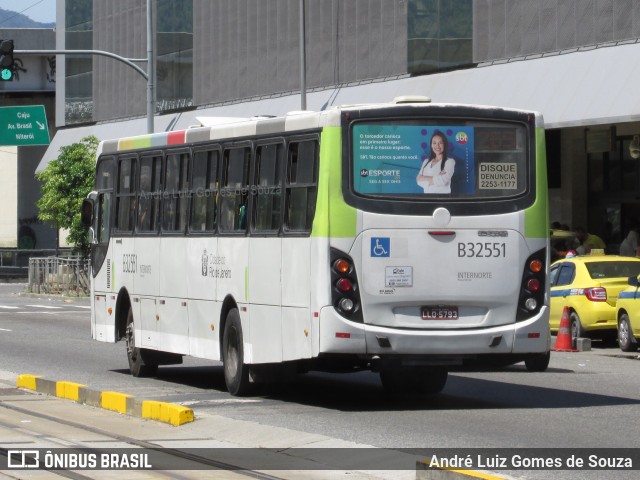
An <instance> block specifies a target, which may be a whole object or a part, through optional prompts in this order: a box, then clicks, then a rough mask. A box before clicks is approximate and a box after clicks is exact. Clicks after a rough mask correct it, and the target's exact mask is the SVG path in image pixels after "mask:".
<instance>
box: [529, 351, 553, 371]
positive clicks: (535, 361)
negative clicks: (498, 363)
mask: <svg viewBox="0 0 640 480" xmlns="http://www.w3.org/2000/svg"><path fill="white" fill-rule="evenodd" d="M549 360H551V352H546V353H535V354H532V355H531V356H529V357H527V358H526V359H525V361H524V365H525V367H527V370H528V371H530V372H544V371H545V370H546V369H547V368H548V367H549Z"/></svg>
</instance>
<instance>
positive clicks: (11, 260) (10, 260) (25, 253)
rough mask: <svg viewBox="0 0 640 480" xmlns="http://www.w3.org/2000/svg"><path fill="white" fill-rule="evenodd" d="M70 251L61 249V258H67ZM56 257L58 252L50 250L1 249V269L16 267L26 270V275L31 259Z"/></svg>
mask: <svg viewBox="0 0 640 480" xmlns="http://www.w3.org/2000/svg"><path fill="white" fill-rule="evenodd" d="M70 251H71V250H70V249H62V248H61V249H59V254H60V256H66V255H65V254H68V253H69V252H70ZM53 255H56V250H55V249H53V248H49V249H39V250H36V249H31V248H28V249H27V248H10V247H2V248H0V268H7V267H16V268H24V270H25V275H26V271H27V267H28V266H29V259H30V258H31V257H46V256H53Z"/></svg>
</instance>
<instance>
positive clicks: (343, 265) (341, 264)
mask: <svg viewBox="0 0 640 480" xmlns="http://www.w3.org/2000/svg"><path fill="white" fill-rule="evenodd" d="M333 268H335V269H336V271H337V272H338V273H342V274H345V273H349V270H350V269H351V264H350V263H349V262H348V261H346V260H345V259H344V258H341V259H339V260H338V261H336V263H335V264H334V265H333Z"/></svg>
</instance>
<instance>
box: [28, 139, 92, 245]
mask: <svg viewBox="0 0 640 480" xmlns="http://www.w3.org/2000/svg"><path fill="white" fill-rule="evenodd" d="M98 143H99V140H98V139H97V138H96V137H94V136H92V135H90V136H88V137H84V138H83V139H81V140H80V142H78V143H73V144H71V145H68V146H65V147H61V148H60V155H58V158H56V159H55V160H52V161H51V162H49V165H48V166H47V168H46V169H44V170H43V171H42V172H40V173H39V174H37V175H36V178H37V179H38V180H40V181H41V182H42V197H41V198H40V199H39V200H38V201H37V202H36V206H37V207H38V208H39V209H40V213H39V214H38V218H39V219H40V220H42V221H43V222H49V223H53V224H54V225H55V226H56V228H66V229H68V230H69V237H68V241H69V243H70V244H71V245H73V250H74V252H75V253H79V254H80V255H83V256H87V255H88V254H89V248H90V245H89V238H88V235H87V231H86V229H85V228H83V227H82V225H81V224H80V207H81V205H82V200H83V199H84V198H86V196H87V194H88V193H89V192H90V191H91V190H92V189H93V185H94V181H95V170H96V163H95V155H96V149H97V148H98Z"/></svg>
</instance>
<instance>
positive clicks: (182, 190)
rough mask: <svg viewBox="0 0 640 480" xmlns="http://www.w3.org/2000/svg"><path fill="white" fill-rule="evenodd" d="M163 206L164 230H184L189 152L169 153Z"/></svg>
mask: <svg viewBox="0 0 640 480" xmlns="http://www.w3.org/2000/svg"><path fill="white" fill-rule="evenodd" d="M165 172H166V173H165V187H164V195H163V207H162V230H163V231H165V232H176V233H177V232H184V229H185V227H186V226H187V213H188V209H187V206H188V204H189V198H188V191H189V153H188V152H177V153H170V154H169V155H167V160H166V167H165Z"/></svg>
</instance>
